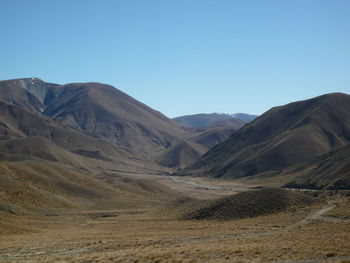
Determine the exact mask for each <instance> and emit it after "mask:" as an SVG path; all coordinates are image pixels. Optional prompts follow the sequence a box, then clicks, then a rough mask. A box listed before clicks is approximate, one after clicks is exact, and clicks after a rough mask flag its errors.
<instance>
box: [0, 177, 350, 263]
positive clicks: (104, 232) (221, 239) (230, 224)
mask: <svg viewBox="0 0 350 263" xmlns="http://www.w3.org/2000/svg"><path fill="white" fill-rule="evenodd" d="M151 178H152V177H151ZM157 178H158V181H161V182H162V183H164V184H165V185H167V186H168V187H170V188H172V189H174V190H175V191H179V190H182V192H181V191H180V192H181V193H180V194H179V196H181V195H186V196H189V197H192V198H198V197H201V198H202V199H204V198H205V197H206V196H207V197H208V198H210V199H213V198H214V197H215V196H217V197H218V196H223V195H227V194H230V193H231V194H232V193H233V192H234V185H236V186H237V187H238V188H237V189H238V192H239V191H242V189H243V185H237V184H235V183H234V182H232V184H231V185H230V184H229V183H227V187H226V188H223V185H222V184H223V183H222V181H219V182H218V184H217V185H216V188H215V180H207V179H206V180H203V181H200V178H196V179H195V184H194V181H193V180H192V179H191V180H189V181H187V179H181V178H179V180H180V179H181V180H182V181H174V180H173V179H171V178H169V177H165V176H164V177H161V176H157ZM181 186H183V188H181ZM191 188H192V189H193V192H192V193H191V191H190V189H191ZM247 188H249V187H247ZM167 203H168V201H167V200H165V199H164V200H163V201H161V200H158V202H154V203H149V205H148V206H145V205H143V206H142V205H141V204H142V203H141V202H140V203H139V207H138V206H137V205H135V203H132V204H130V206H128V202H127V201H126V200H124V201H123V203H122V205H117V204H116V203H113V205H111V206H110V207H109V208H108V209H106V207H108V206H107V205H104V207H105V208H104V209H95V210H91V209H90V210H74V209H60V210H54V211H55V212H54V213H51V214H46V215H43V214H42V213H41V214H35V213H34V214H28V215H12V214H9V213H2V212H1V213H0V222H1V223H0V233H1V235H0V262H150V263H151V262H152V263H154V262H350V201H349V197H347V196H345V195H340V194H337V195H332V196H330V195H329V194H328V193H327V194H323V195H322V196H321V197H320V198H319V199H318V200H317V202H314V203H312V204H310V205H304V206H298V207H294V208H292V209H288V210H286V211H282V212H277V213H273V214H269V215H261V216H258V217H254V218H246V219H237V220H228V221H218V220H179V219H177V218H176V217H175V216H174V215H173V214H172V213H167V212H163V213H159V208H160V207H162V206H164V205H165V206H166V204H167ZM157 211H158V212H157Z"/></svg>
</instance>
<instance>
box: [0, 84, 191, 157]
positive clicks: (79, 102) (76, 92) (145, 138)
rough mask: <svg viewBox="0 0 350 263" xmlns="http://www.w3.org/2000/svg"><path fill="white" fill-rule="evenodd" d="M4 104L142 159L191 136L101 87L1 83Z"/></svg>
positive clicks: (133, 101)
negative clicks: (99, 140) (26, 111)
mask: <svg viewBox="0 0 350 263" xmlns="http://www.w3.org/2000/svg"><path fill="white" fill-rule="evenodd" d="M0 101H2V102H4V103H6V104H9V105H13V106H17V107H20V108H23V109H26V110H28V111H30V112H32V113H35V114H36V115H37V116H39V118H42V119H47V118H48V119H49V120H50V121H51V122H55V123H56V124H55V125H56V126H60V127H61V128H65V129H66V130H69V131H75V132H78V133H80V134H84V135H86V136H88V137H91V138H97V139H102V140H104V141H106V142H108V143H110V144H112V145H114V146H117V147H118V148H119V149H122V150H126V151H128V152H131V153H133V154H136V155H138V156H145V155H147V154H149V153H151V152H152V153H153V152H154V151H160V150H162V149H164V148H167V147H170V146H172V145H174V144H176V143H178V142H179V141H181V140H182V139H183V138H185V137H186V136H188V134H187V132H186V131H185V130H184V129H183V128H181V127H180V126H179V125H176V124H174V122H172V121H171V120H170V119H168V118H167V117H165V116H164V115H162V114H161V113H159V112H157V111H155V110H153V109H151V108H149V107H148V106H146V105H144V104H142V103H141V102H139V101H137V100H135V99H133V98H131V97H130V96H128V95H127V94H125V93H123V92H121V91H119V90H118V89H116V88H114V87H112V86H110V85H106V84H101V83H72V84H66V85H58V84H51V83H46V82H44V81H42V80H40V79H37V78H27V79H16V80H8V81H0Z"/></svg>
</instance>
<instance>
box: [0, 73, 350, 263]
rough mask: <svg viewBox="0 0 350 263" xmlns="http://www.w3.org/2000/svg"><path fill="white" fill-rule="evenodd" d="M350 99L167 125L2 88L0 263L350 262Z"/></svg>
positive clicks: (87, 96) (123, 103) (92, 104)
mask: <svg viewBox="0 0 350 263" xmlns="http://www.w3.org/2000/svg"><path fill="white" fill-rule="evenodd" d="M349 109H350V96H349V95H347V94H341V93H332V94H326V95H322V96H319V97H316V98H312V99H309V100H305V101H299V102H294V103H290V104H287V105H283V106H279V107H274V108H272V109H271V110H269V111H267V112H266V113H264V114H263V115H261V116H255V115H249V114H243V113H235V114H218V113H212V114H196V115H186V116H182V117H179V118H175V119H169V118H168V117H166V116H165V115H163V114H162V113H160V112H158V111H156V110H154V109H152V108H150V107H148V106H147V105H145V104H143V103H141V102H139V101H137V100H135V99H134V98H132V97H130V96H128V95H127V94H125V93H123V92H122V91H120V90H118V89H116V88H114V87H113V86H110V85H107V84H102V83H95V82H88V83H69V84H64V85H61V84H53V83H48V82H45V81H43V80H40V79H37V78H26V79H15V80H7V81H0V262H68V263H69V262H133V263H135V262H139V263H141V262H146V263H147V262H149V263H155V262H178V263H180V262H237V263H238V262H300V263H301V262H325V261H327V262H349V261H350V246H349V244H350V235H349V229H350V192H349V190H350V188H349V185H350V173H349V171H350V159H349V156H350V155H349V143H350V137H349V134H350V116H349V112H350V111H349Z"/></svg>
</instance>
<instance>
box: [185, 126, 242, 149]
mask: <svg viewBox="0 0 350 263" xmlns="http://www.w3.org/2000/svg"><path fill="white" fill-rule="evenodd" d="M236 130H237V129H235V128H230V127H218V128H208V129H203V131H201V132H198V133H196V134H195V135H193V136H191V137H190V138H189V140H190V141H192V142H195V143H197V144H200V145H202V146H204V147H205V148H207V149H208V150H209V149H211V148H213V147H214V146H215V145H217V144H219V143H221V142H223V141H224V140H226V139H227V138H228V137H230V136H231V135H232V134H233V133H234V132H235V131H236Z"/></svg>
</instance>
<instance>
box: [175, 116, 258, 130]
mask: <svg viewBox="0 0 350 263" xmlns="http://www.w3.org/2000/svg"><path fill="white" fill-rule="evenodd" d="M256 117H257V116H256V115H250V114H245V113H234V114H226V113H209V114H206V113H202V114H193V115H185V116H180V117H176V118H173V119H172V120H174V121H175V122H177V123H179V124H181V125H183V126H185V127H189V128H198V127H205V126H215V123H216V122H219V121H224V120H234V121H236V123H232V126H233V127H235V128H240V127H242V126H243V125H244V124H245V123H248V122H250V121H252V120H254V119H255V118H256Z"/></svg>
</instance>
